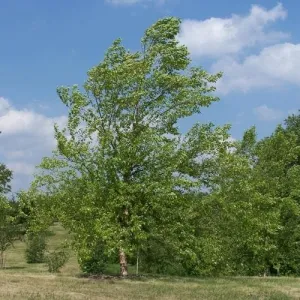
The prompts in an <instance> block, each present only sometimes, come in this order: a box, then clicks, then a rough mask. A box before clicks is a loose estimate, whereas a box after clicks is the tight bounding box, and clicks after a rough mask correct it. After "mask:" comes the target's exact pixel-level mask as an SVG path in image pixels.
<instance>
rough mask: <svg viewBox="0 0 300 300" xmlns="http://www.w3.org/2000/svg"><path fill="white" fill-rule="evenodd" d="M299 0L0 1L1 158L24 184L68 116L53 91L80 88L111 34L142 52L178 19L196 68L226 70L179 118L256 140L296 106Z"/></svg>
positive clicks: (16, 186) (299, 73)
mask: <svg viewBox="0 0 300 300" xmlns="http://www.w3.org/2000/svg"><path fill="white" fill-rule="evenodd" d="M299 9H300V2H299V3H298V1H296V0H285V1H282V3H278V2H277V1H270V0H257V2H253V1H249V0H243V1H237V0H227V1H219V0H210V1H198V0H87V1H81V0H72V1H58V0H54V1H38V0H27V1H18V0H0V131H2V134H1V135H0V161H1V162H4V163H6V164H7V165H8V167H9V168H11V169H12V170H13V171H14V182H13V188H14V191H17V190H18V189H20V188H26V187H27V186H28V184H29V182H30V180H31V178H32V177H31V176H32V174H33V172H34V169H35V165H37V164H38V163H39V161H40V159H41V157H43V156H46V155H49V154H50V153H51V150H52V149H53V148H54V147H55V141H54V139H53V124H54V123H58V124H60V125H63V124H64V123H65V121H66V110H65V108H64V107H63V106H62V104H61V103H60V102H59V100H58V97H57V95H56V87H57V86H60V85H70V84H81V83H83V82H84V80H85V78H86V71H87V70H88V69H89V68H91V67H92V66H93V65H95V64H97V63H98V62H99V61H100V60H101V59H102V57H103V53H104V52H105V50H106V49H107V48H108V47H109V46H110V44H111V43H112V41H113V40H114V39H115V38H118V37H121V38H122V39H123V42H124V44H125V45H126V47H127V48H129V49H132V50H137V49H139V46H140V43H139V41H140V37H141V36H142V34H143V31H144V30H145V29H146V28H147V27H148V26H150V25H151V24H152V23H154V22H155V21H156V20H157V19H159V18H161V17H164V16H178V17H180V18H181V19H182V27H181V33H180V35H179V36H178V39H179V40H180V41H181V42H182V43H184V44H186V45H187V46H188V48H189V50H190V53H191V56H192V59H193V64H194V65H201V66H203V67H205V68H206V69H207V70H209V71H211V72H216V71H223V72H224V76H223V78H222V80H220V82H219V83H218V92H217V93H218V95H219V96H220V98H221V101H220V102H219V103H216V104H214V105H213V106H212V107H210V108H209V109H205V110H204V111H203V112H202V114H201V115H198V116H194V117H192V118H189V119H187V120H184V121H183V122H181V124H180V125H181V128H182V130H183V131H185V130H186V129H188V128H189V126H190V125H191V124H192V123H193V122H195V121H200V122H207V121H212V122H214V123H216V124H224V123H231V124H232V136H233V137H234V138H237V139H238V138H240V137H241V136H242V134H243V132H244V130H245V129H247V128H249V127H250V126H252V125H256V126H257V130H258V134H259V137H263V136H266V135H269V134H270V133H271V132H272V131H273V130H274V128H275V126H276V124H278V123H280V122H282V121H283V120H284V119H285V117H286V116H287V115H288V114H289V113H292V112H295V111H297V110H298V109H299V108H300V105H299V104H300V93H299V92H300V31H299V28H300V22H299Z"/></svg>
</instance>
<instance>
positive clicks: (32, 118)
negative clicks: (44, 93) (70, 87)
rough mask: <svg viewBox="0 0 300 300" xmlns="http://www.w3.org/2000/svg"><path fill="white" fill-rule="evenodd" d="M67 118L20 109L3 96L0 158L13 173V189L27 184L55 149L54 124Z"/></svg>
mask: <svg viewBox="0 0 300 300" xmlns="http://www.w3.org/2000/svg"><path fill="white" fill-rule="evenodd" d="M66 121H67V118H66V117H65V116H60V117H55V118H50V117H47V116H45V115H42V114H40V113H37V112H35V111H33V110H25V109H23V110H18V109H16V108H14V107H13V106H12V105H11V104H10V103H9V101H8V100H7V99H4V98H1V97H0V131H2V134H1V135H0V145H1V147H0V157H1V162H4V163H5V164H7V165H8V167H9V168H11V169H12V171H13V172H14V180H13V189H14V190H17V189H19V188H24V187H26V186H27V185H28V182H29V181H30V178H31V175H32V174H33V171H34V167H35V166H36V165H37V164H39V163H40V160H41V158H42V157H44V156H47V155H49V154H51V151H52V150H53V149H54V148H55V139H54V131H53V126H54V123H57V124H59V126H63V125H64V124H66Z"/></svg>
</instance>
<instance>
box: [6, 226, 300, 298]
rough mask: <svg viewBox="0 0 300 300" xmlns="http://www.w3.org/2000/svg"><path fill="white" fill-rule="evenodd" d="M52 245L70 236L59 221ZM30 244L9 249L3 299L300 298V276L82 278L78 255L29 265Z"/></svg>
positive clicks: (21, 244) (51, 239) (55, 227)
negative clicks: (57, 267)
mask: <svg viewBox="0 0 300 300" xmlns="http://www.w3.org/2000/svg"><path fill="white" fill-rule="evenodd" d="M53 229H54V231H55V236H53V237H51V238H50V242H49V245H50V248H53V249H54V248H55V247H56V246H58V245H59V244H60V242H61V241H63V240H64V239H65V238H67V235H66V233H65V231H64V230H63V229H62V228H61V227H60V226H59V225H56V226H54V227H53ZM24 249H25V244H24V243H21V242H18V243H16V245H15V248H14V249H11V250H10V251H8V253H7V263H6V264H7V268H6V269H5V270H1V271H0V299H20V300H21V299H49V300H52V299H57V300H60V299H62V300H64V299H165V300H171V299H172V300H173V299H183V300H184V299H228V300H231V299H233V300H234V299H273V300H275V299H277V300H279V299H300V279H297V278H246V277H241V278H217V279H212V278H207V279H197V278H178V277H142V278H141V279H132V280H130V279H126V280H122V279H106V280H96V279H88V278H80V277H79V274H80V270H79V268H78V265H77V262H76V258H75V257H74V256H72V257H71V259H70V261H69V262H68V263H67V264H66V266H65V267H64V268H63V269H62V270H61V273H59V274H57V275H52V274H49V273H48V272H47V267H46V266H45V265H44V264H30V265H28V264H26V262H25V258H24Z"/></svg>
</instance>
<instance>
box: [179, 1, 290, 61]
mask: <svg viewBox="0 0 300 300" xmlns="http://www.w3.org/2000/svg"><path fill="white" fill-rule="evenodd" d="M286 15H287V12H286V10H285V9H284V8H283V6H282V4H280V3H279V4H277V5H276V6H275V7H273V8H272V9H270V10H266V9H265V8H262V7H260V6H257V5H253V6H252V8H251V10H250V13H249V14H248V15H246V16H240V15H232V16H231V18H224V19H222V18H210V19H207V20H204V21H199V20H192V19H186V20H184V21H183V22H182V25H181V32H180V34H179V36H178V38H179V41H180V42H181V43H182V44H185V45H187V46H188V48H189V50H190V52H191V54H192V55H193V56H194V57H200V56H210V57H219V56H222V55H229V54H230V55H231V54H236V53H239V52H240V51H242V50H243V49H244V48H248V47H253V46H255V45H257V44H269V43H274V42H278V41H280V40H282V39H286V38H287V37H288V34H286V33H283V32H281V31H269V30H267V26H268V25H269V24H271V23H274V22H275V21H277V20H279V19H285V18H286Z"/></svg>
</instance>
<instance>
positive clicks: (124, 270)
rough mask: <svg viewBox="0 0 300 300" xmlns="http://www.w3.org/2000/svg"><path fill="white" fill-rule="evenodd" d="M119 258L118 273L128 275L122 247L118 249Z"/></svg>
mask: <svg viewBox="0 0 300 300" xmlns="http://www.w3.org/2000/svg"><path fill="white" fill-rule="evenodd" d="M119 259H120V274H121V276H127V275H128V268H127V258H126V254H125V252H124V250H123V249H120V252H119Z"/></svg>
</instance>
